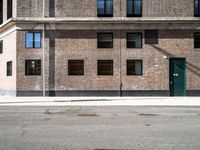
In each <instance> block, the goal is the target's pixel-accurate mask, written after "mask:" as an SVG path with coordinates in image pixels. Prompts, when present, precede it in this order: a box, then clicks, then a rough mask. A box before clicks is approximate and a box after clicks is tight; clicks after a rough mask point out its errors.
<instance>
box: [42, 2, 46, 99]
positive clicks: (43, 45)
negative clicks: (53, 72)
mask: <svg viewBox="0 0 200 150" xmlns="http://www.w3.org/2000/svg"><path fill="white" fill-rule="evenodd" d="M42 17H43V19H45V0H43V10H42ZM43 21H44V20H43ZM42 84H43V85H42V93H43V96H44V97H45V96H46V93H45V23H43V29H42Z"/></svg>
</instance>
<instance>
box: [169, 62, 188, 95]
mask: <svg viewBox="0 0 200 150" xmlns="http://www.w3.org/2000/svg"><path fill="white" fill-rule="evenodd" d="M169 76H170V79H169V81H170V95H171V96H186V60H185V58H170V74H169Z"/></svg>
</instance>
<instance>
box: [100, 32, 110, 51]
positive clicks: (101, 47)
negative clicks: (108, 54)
mask: <svg viewBox="0 0 200 150" xmlns="http://www.w3.org/2000/svg"><path fill="white" fill-rule="evenodd" d="M101 34H111V36H112V41H111V42H112V44H111V46H110V47H103V46H101V44H100V43H102V42H100V40H99V35H101ZM97 48H100V49H103V48H104V49H105V48H110V49H111V48H113V33H112V32H99V33H97Z"/></svg>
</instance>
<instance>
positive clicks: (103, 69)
mask: <svg viewBox="0 0 200 150" xmlns="http://www.w3.org/2000/svg"><path fill="white" fill-rule="evenodd" d="M98 75H104V76H109V75H113V60H98Z"/></svg>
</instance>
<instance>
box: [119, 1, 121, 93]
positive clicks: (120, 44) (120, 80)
mask: <svg viewBox="0 0 200 150" xmlns="http://www.w3.org/2000/svg"><path fill="white" fill-rule="evenodd" d="M119 4H120V18H121V23H122V1H121V0H119ZM119 32H120V37H119V38H120V55H119V62H120V67H119V68H120V72H119V80H120V85H119V86H120V87H119V96H120V97H121V96H122V35H121V34H122V30H121V28H120V30H119Z"/></svg>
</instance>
